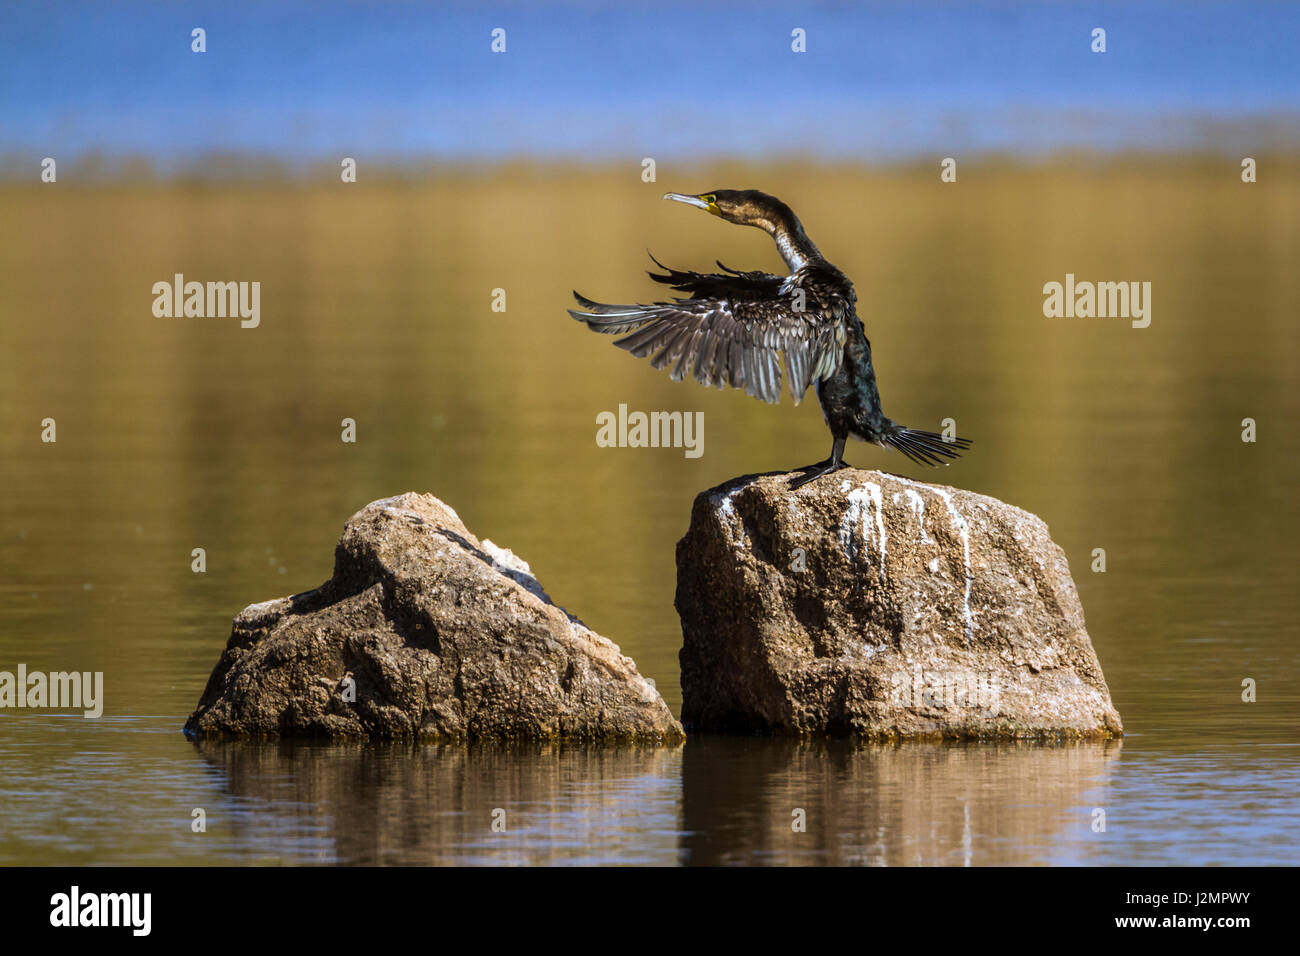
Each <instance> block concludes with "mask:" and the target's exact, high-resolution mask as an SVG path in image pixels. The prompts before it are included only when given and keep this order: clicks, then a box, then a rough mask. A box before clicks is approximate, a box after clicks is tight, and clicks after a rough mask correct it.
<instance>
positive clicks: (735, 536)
mask: <svg viewBox="0 0 1300 956" xmlns="http://www.w3.org/2000/svg"><path fill="white" fill-rule="evenodd" d="M746 487H748V486H747V485H741V486H739V487H738V488H733V489H732V490H731V491H729V492H727V493H726V494H725V495H713V496H712V497H713V504H714V506H715V507H716V508H717V510H718V513H719V514H721V515H722V518H723V523H724V524H725V525H726V527H727V531H728V533H729V536H730V538H731V540H732V544H733V546H734V547H735V548H737V549H738V550H742V551H743V550H744V548H745V523H744V522H743V521H741V520H740V515H738V514H736V506H735V505H733V504H732V503H731V500H732V499H733V498H735V497H736V495H738V494H740V492H741V491H742V490H744V489H745V488H746Z"/></svg>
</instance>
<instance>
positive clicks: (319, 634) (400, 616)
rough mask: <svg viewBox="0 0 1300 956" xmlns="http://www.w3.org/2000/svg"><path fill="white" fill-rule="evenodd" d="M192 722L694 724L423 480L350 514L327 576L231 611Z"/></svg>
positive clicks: (497, 733)
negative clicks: (423, 490) (302, 589)
mask: <svg viewBox="0 0 1300 956" xmlns="http://www.w3.org/2000/svg"><path fill="white" fill-rule="evenodd" d="M353 687H354V688H355V691H353V690H352V689H351V688H353ZM350 698H351V699H350ZM185 729H186V732H187V733H190V734H192V735H196V736H231V735H233V736H258V737H264V736H280V735H286V736H287V735H297V736H324V737H426V738H440V739H457V738H498V739H505V738H532V739H539V738H581V739H602V740H639V741H656V742H674V741H678V740H680V739H681V738H682V729H681V725H680V724H678V722H677V721H676V720H674V719H673V716H672V714H671V713H670V712H669V710H668V707H667V706H666V705H665V704H664V701H663V698H662V697H660V696H659V693H658V691H657V690H655V688H654V685H653V684H651V683H650V682H648V681H647V680H645V678H643V677H642V676H641V675H640V674H639V673H637V669H636V664H634V663H633V662H632V660H631V658H628V657H625V656H623V654H621V653H620V652H619V649H618V646H617V645H616V644H614V643H613V642H612V641H610V640H608V639H607V638H604V637H601V636H600V635H599V634H596V633H595V632H593V631H591V630H589V629H588V628H587V627H585V626H584V625H583V624H582V622H581V621H579V620H578V619H577V618H575V617H573V616H572V615H569V614H568V613H566V612H565V611H564V610H563V609H562V608H559V607H556V606H555V605H554V604H553V603H551V599H550V598H549V597H547V596H546V593H545V592H544V591H543V590H542V588H541V585H539V584H538V583H537V579H536V578H534V577H533V576H532V573H531V572H530V571H529V569H528V565H527V564H525V563H524V562H523V561H521V560H519V559H518V558H516V557H515V556H514V555H513V554H511V553H510V552H509V551H507V550H504V549H502V548H498V547H497V546H495V545H494V544H492V542H490V541H482V542H480V541H479V540H478V539H477V538H475V537H474V535H472V534H471V533H470V532H469V531H468V530H467V529H466V527H465V525H464V524H462V523H461V520H460V518H459V517H457V515H456V512H454V511H453V510H452V509H451V508H449V507H448V506H447V505H445V504H443V503H442V502H441V501H439V500H438V499H437V498H434V497H433V496H432V495H419V494H405V495H401V496H400V497H397V498H389V499H386V500H384V501H376V502H373V503H372V504H369V505H367V506H366V507H365V508H363V509H362V510H361V511H359V512H357V513H356V514H355V515H353V516H352V517H351V518H350V519H349V520H348V522H347V525H346V527H345V528H344V529H343V537H342V538H341V539H340V540H339V544H338V547H337V549H336V550H335V555H334V576H333V577H332V578H331V579H330V580H329V581H327V582H326V583H325V584H324V585H322V586H321V587H319V588H317V589H316V590H315V591H310V592H307V593H305V594H298V595H294V596H293V597H287V598H280V599H278V600H275V601H268V602H266V603H264V604H254V605H253V606H251V607H248V608H245V609H244V611H243V612H242V613H241V614H240V615H239V616H238V617H237V618H235V624H234V630H233V631H232V633H231V635H230V640H229V642H228V643H227V645H226V651H225V653H224V654H223V655H222V657H221V660H220V661H219V662H218V664H217V667H216V669H215V670H214V671H213V673H212V677H211V678H210V679H209V681H208V686H207V689H206V690H205V691H204V692H203V697H202V699H200V701H199V705H198V708H197V709H196V710H195V711H194V713H193V714H192V715H191V716H190V719H189V721H188V722H187V723H186V725H185Z"/></svg>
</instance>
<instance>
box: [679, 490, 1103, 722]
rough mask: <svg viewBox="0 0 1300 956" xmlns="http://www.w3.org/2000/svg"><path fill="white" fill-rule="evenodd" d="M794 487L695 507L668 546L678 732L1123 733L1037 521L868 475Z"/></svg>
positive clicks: (711, 498)
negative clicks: (677, 658)
mask: <svg viewBox="0 0 1300 956" xmlns="http://www.w3.org/2000/svg"><path fill="white" fill-rule="evenodd" d="M789 477H790V476H788V475H764V476H760V477H753V476H749V477H745V478H739V479H735V480H733V481H730V482H727V483H726V484H724V485H721V486H719V487H718V488H714V489H712V490H710V491H706V492H703V493H702V494H700V495H699V496H698V497H697V498H696V499H695V506H694V508H693V510H692V512H691V526H690V529H689V530H688V531H687V532H686V537H684V538H683V539H682V540H681V541H680V542H679V543H678V545H677V610H678V613H679V614H680V615H681V619H682V633H683V638H684V641H683V647H682V651H681V664H682V722H683V724H685V725H686V728H687V730H688V731H709V732H732V733H772V734H800V735H835V736H839V735H861V736H864V737H872V738H886V739H887V738H896V737H950V738H982V737H1111V736H1120V735H1121V734H1122V727H1121V724H1120V719H1119V714H1118V713H1116V712H1115V708H1114V707H1113V706H1112V705H1111V702H1110V692H1109V690H1108V689H1107V687H1106V681H1105V678H1104V677H1103V676H1102V673H1101V666H1100V665H1099V664H1098V662H1097V655H1096V654H1095V653H1094V652H1093V649H1092V642H1091V641H1090V640H1089V639H1088V633H1087V631H1085V630H1084V623H1083V609H1082V608H1081V607H1080V605H1079V596H1078V593H1077V592H1076V591H1075V588H1074V582H1073V581H1072V580H1071V578H1070V570H1069V567H1068V565H1067V564H1066V560H1065V555H1064V554H1063V553H1062V551H1061V549H1060V548H1059V547H1057V546H1056V545H1055V544H1054V543H1053V542H1052V540H1051V538H1050V537H1049V536H1048V532H1047V526H1046V525H1045V524H1043V522H1042V521H1041V520H1040V519H1038V518H1037V517H1035V516H1034V515H1032V514H1029V513H1027V512H1025V511H1021V510H1020V509H1019V508H1014V507H1012V506H1010V505H1007V504H1004V503H1002V502H1001V501H998V500H996V499H994V498H987V497H984V496H983V495H977V494H973V493H971V492H967V491H960V490H958V489H956V488H948V487H945V486H941V485H929V484H921V483H919V482H915V481H910V480H908V479H906V478H900V477H897V476H894V475H888V474H883V473H881V472H876V471H857V470H853V469H849V470H845V471H841V472H839V473H837V474H835V475H832V476H828V477H825V478H822V479H819V480H817V481H814V482H811V483H810V484H808V485H806V486H804V487H803V488H801V489H799V490H798V491H791V490H790V489H789V487H788V486H787V481H788V479H789Z"/></svg>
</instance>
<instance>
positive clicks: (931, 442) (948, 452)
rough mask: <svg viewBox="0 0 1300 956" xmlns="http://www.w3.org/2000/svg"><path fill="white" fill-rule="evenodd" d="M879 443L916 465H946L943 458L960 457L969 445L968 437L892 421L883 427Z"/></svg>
mask: <svg viewBox="0 0 1300 956" xmlns="http://www.w3.org/2000/svg"><path fill="white" fill-rule="evenodd" d="M880 443H881V444H882V445H887V446H889V447H890V448H896V449H898V450H899V451H901V452H902V453H903V454H904V455H906V456H907V457H908V458H910V459H912V461H914V462H916V463H917V464H918V465H946V464H948V462H947V461H944V459H945V458H948V459H952V458H960V457H961V453H962V452H964V451H966V450H967V449H968V448H970V446H971V442H970V439H969V438H944V437H943V436H942V435H936V434H935V433H934V432H926V431H921V430H920V429H917V428H905V427H903V426H902V425H898V424H895V423H893V422H890V423H889V427H888V428H886V429H885V436H884V437H883V438H882V439H881V440H880Z"/></svg>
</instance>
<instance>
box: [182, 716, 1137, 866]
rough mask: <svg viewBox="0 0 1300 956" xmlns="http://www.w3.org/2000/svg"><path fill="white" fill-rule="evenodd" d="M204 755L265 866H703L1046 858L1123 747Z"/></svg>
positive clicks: (714, 746) (697, 746)
mask: <svg viewBox="0 0 1300 956" xmlns="http://www.w3.org/2000/svg"><path fill="white" fill-rule="evenodd" d="M195 746H196V748H197V750H198V752H199V753H200V754H202V756H203V758H204V759H205V760H206V761H208V762H209V763H210V764H211V765H212V766H213V767H214V768H216V769H218V770H220V781H221V786H222V788H223V789H225V790H226V791H227V792H228V793H229V795H230V796H232V797H234V798H236V800H237V801H238V804H239V805H240V806H241V807H243V808H244V810H243V812H242V813H241V814H238V815H237V821H238V822H236V824H235V826H234V829H235V834H236V836H237V838H238V840H239V842H240V843H242V844H246V845H250V846H253V845H256V846H261V847H263V848H264V850H265V851H267V852H270V853H273V854H274V853H282V854H285V855H286V856H289V857H292V856H294V855H297V854H301V853H302V852H303V851H304V848H305V847H306V846H308V845H313V846H315V847H316V849H317V851H318V852H319V853H320V859H322V860H330V861H335V860H337V861H341V862H347V863H361V864H376V863H387V864H449V863H493V864H518V863H529V864H537V863H577V864H581V863H600V862H609V861H617V862H620V863H645V864H673V863H685V864H703V865H718V864H735V863H748V864H761V863H774V862H776V863H793V864H829V865H854V864H870V865H882V864H887V865H901V864H949V865H951V864H957V865H984V864H991V863H1038V862H1044V860H1045V859H1046V857H1047V855H1048V853H1049V851H1050V850H1051V848H1054V847H1059V846H1060V845H1061V844H1062V842H1063V841H1067V840H1068V839H1075V840H1078V841H1079V842H1080V843H1082V842H1085V841H1084V837H1083V835H1084V834H1088V833H1089V832H1090V829H1089V825H1090V822H1091V815H1090V810H1089V808H1081V807H1079V806H1078V804H1079V801H1080V798H1081V796H1082V795H1083V793H1084V792H1085V791H1091V793H1092V795H1093V797H1092V798H1093V799H1099V797H1098V796H1097V795H1098V794H1099V793H1100V794H1104V793H1105V785H1106V771H1107V768H1108V764H1109V763H1110V762H1111V761H1112V760H1114V759H1115V758H1116V757H1117V756H1118V755H1119V748H1120V744H1119V742H1118V741H1110V742H1096V743H1074V744H1068V745H1059V746H1056V745H1037V744H1019V745H1015V744H1007V745H996V746H972V745H951V746H948V745H915V746H913V745H903V746H889V745H863V746H855V745H853V744H850V743H847V742H798V741H787V740H771V739H748V738H746V739H728V738H703V739H696V740H693V741H691V742H689V743H688V744H687V745H686V746H685V747H683V748H678V749H671V750H654V749H649V748H644V749H643V748H635V747H605V748H601V747H585V746H582V747H568V746H561V745H539V746H522V747H521V746H518V745H511V746H501V745H490V746H468V747H466V746H451V745H448V746H438V745H432V746H430V745H412V744H390V743H385V744H375V745H361V744H357V745H332V744H311V743H302V742H298V743H294V742H271V743H240V742H215V741H203V742H199V743H197V744H196V745H195ZM796 808H798V809H801V810H803V811H804V814H805V818H806V831H804V832H796V831H795V830H794V829H793V827H792V821H793V819H794V818H793V816H792V812H793V811H794V810H795V809H796ZM498 811H502V813H498ZM494 815H495V817H494ZM241 817H242V820H241V819H240V818H241ZM494 818H499V819H500V820H503V821H504V823H505V829H504V831H494V830H493V821H494ZM246 828H247V830H248V831H249V832H245V829H246ZM277 844H280V845H278V846H277Z"/></svg>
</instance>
